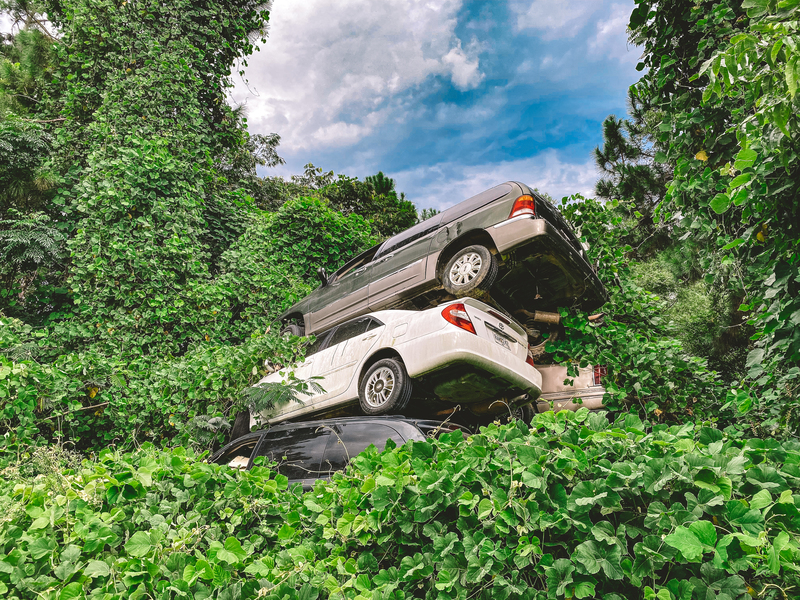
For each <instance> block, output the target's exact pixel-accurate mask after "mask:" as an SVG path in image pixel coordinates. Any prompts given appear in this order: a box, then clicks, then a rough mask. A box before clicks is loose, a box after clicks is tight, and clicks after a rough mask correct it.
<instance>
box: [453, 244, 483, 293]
mask: <svg viewBox="0 0 800 600" xmlns="http://www.w3.org/2000/svg"><path fill="white" fill-rule="evenodd" d="M482 265H483V260H481V256H480V254H478V253H476V252H469V253H468V254H465V255H464V256H461V257H459V259H458V260H457V261H456V262H455V263H453V266H452V267H451V268H450V281H451V282H452V283H453V284H455V285H466V284H467V283H469V282H470V281H472V280H473V279H475V278H476V277H477V276H478V273H480V272H481V266H482Z"/></svg>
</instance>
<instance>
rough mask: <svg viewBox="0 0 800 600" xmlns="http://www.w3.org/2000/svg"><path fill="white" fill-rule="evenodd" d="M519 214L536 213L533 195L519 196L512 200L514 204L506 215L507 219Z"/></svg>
mask: <svg viewBox="0 0 800 600" xmlns="http://www.w3.org/2000/svg"><path fill="white" fill-rule="evenodd" d="M520 215H534V216H535V215H536V202H535V201H534V200H533V196H528V195H527V194H526V195H524V196H520V197H519V198H517V199H516V200H515V201H514V206H513V207H512V208H511V214H510V215H508V218H509V219H513V218H514V217H519V216H520Z"/></svg>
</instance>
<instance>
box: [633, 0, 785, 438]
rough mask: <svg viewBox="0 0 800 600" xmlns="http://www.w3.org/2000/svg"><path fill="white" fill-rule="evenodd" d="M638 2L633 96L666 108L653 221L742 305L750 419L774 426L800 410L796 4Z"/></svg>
mask: <svg viewBox="0 0 800 600" xmlns="http://www.w3.org/2000/svg"><path fill="white" fill-rule="evenodd" d="M636 4H637V7H636V9H635V10H634V12H633V13H632V15H631V20H630V28H631V31H632V39H633V41H634V42H636V43H638V44H640V45H642V46H643V49H644V55H643V59H642V62H641V63H640V67H641V68H646V69H647V71H646V74H645V75H644V76H643V77H642V79H641V80H640V81H639V82H638V83H637V84H636V85H635V86H634V90H635V93H636V94H637V95H638V96H639V97H642V98H648V99H649V101H650V102H652V103H653V104H655V105H658V107H659V109H660V110H661V111H662V112H663V119H662V122H661V123H660V125H659V128H658V142H659V143H660V144H662V145H663V146H664V147H665V148H666V152H665V154H666V159H667V160H668V161H669V162H670V163H673V164H675V170H674V176H673V180H672V182H671V183H670V186H669V189H668V192H667V195H666V197H665V201H664V205H663V209H662V211H661V213H662V214H663V215H664V217H665V218H667V219H673V220H676V221H677V222H678V224H679V226H680V227H681V228H682V229H683V237H684V239H686V238H689V237H691V238H692V239H694V240H705V241H706V244H705V247H706V248H708V249H709V251H708V252H706V253H705V255H704V257H703V258H704V262H705V267H706V269H707V271H708V273H709V275H708V278H709V280H713V281H716V282H717V284H718V285H721V286H722V285H724V286H728V287H730V288H731V289H732V290H733V291H734V292H736V293H739V294H741V296H742V297H743V298H744V301H743V302H742V306H741V310H742V311H744V312H747V313H749V315H750V321H751V323H752V324H753V325H754V326H755V327H756V331H757V333H756V338H757V347H756V348H755V349H754V350H753V351H752V352H751V353H750V355H749V357H748V361H747V363H748V366H749V367H750V375H751V377H752V380H751V381H752V383H753V385H754V386H755V388H756V389H758V390H759V395H760V396H761V398H763V403H762V404H761V407H762V408H763V409H764V412H763V413H762V414H761V415H760V417H759V418H760V419H761V420H765V421H766V422H771V423H773V424H774V423H775V421H773V420H772V419H773V418H774V417H775V416H776V415H778V414H782V415H783V417H784V418H788V417H789V416H791V415H792V414H793V413H796V412H797V408H798V405H800V399H798V389H800V368H799V367H800V261H798V251H799V250H800V228H798V225H797V224H798V223H800V200H798V199H799V198H800V157H798V143H799V140H800V119H798V117H797V114H798V113H800V96H798V94H797V88H798V81H800V67H799V66H798V64H799V62H798V51H797V48H798V46H799V45H800V31H799V30H798V18H800V3H798V2H796V1H793V0H784V1H782V2H775V1H770V0H745V1H744V2H739V1H735V0H722V1H719V2H714V3H705V4H698V3H695V2H693V1H690V0H684V1H671V2H664V1H658V2H656V1H651V0H637V3H636ZM743 406H745V409H749V408H750V405H749V404H747V405H743ZM794 419H795V420H796V417H794Z"/></svg>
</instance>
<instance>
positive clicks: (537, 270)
mask: <svg viewBox="0 0 800 600" xmlns="http://www.w3.org/2000/svg"><path fill="white" fill-rule="evenodd" d="M320 278H321V280H322V285H321V286H320V287H319V288H317V289H316V290H314V291H313V292H311V294H309V295H308V296H307V297H306V298H304V299H303V300H302V301H300V302H298V303H297V304H295V305H294V306H292V307H291V308H290V309H289V310H287V311H286V312H285V313H283V314H282V315H281V316H280V320H281V322H282V323H283V325H284V327H285V328H286V329H288V330H289V331H291V333H294V334H296V335H304V334H305V335H311V334H314V333H318V332H321V331H324V330H326V329H328V328H330V327H332V326H334V325H336V324H338V323H342V322H344V321H347V320H348V319H351V318H353V317H355V316H358V315H361V314H364V313H367V312H369V311H375V310H383V309H387V308H405V309H408V308H425V307H429V306H435V305H437V304H439V303H440V302H442V301H444V300H447V299H451V298H453V297H462V296H466V295H471V296H478V297H480V294H481V293H483V294H485V295H486V296H485V297H490V298H489V299H490V300H491V301H492V302H495V303H497V305H499V306H501V307H503V308H504V309H505V310H507V311H508V312H510V313H511V314H513V315H515V316H516V317H517V318H519V320H520V321H522V322H523V323H524V322H526V321H529V320H530V319H531V318H533V319H534V320H538V321H540V320H541V318H539V319H536V318H535V317H534V315H535V313H536V312H537V311H538V312H540V313H541V312H545V313H546V312H547V311H555V310H556V309H557V308H558V307H560V306H569V305H573V304H576V305H578V306H580V307H581V308H583V309H584V310H592V309H594V308H596V307H598V306H600V305H601V304H603V302H605V299H606V291H605V288H604V287H603V284H602V283H601V282H600V280H599V279H598V278H597V275H596V273H595V272H594V270H593V269H592V267H591V266H590V265H589V263H588V262H587V257H586V253H585V251H584V249H583V247H582V246H581V243H580V241H579V240H578V238H577V237H576V236H575V233H574V232H573V231H572V230H571V229H570V227H569V225H567V222H566V221H565V220H564V218H563V217H562V216H561V214H560V213H559V212H558V210H557V209H556V208H555V207H554V206H553V205H551V204H550V203H549V202H547V201H546V200H544V199H543V198H542V197H541V196H539V195H537V194H536V193H535V192H534V191H533V190H531V189H530V188H529V187H528V186H526V185H524V184H522V183H517V182H513V181H509V182H506V183H503V184H501V185H498V186H496V187H493V188H492V189H490V190H487V191H485V192H482V193H480V194H478V195H477V196H473V197H472V198H469V199H467V200H464V201H463V202H461V203H459V204H456V205H455V206H452V207H450V208H448V209H447V210H445V211H443V212H441V213H439V214H437V215H434V216H433V217H431V218H430V219H427V220H426V221H423V222H422V223H419V224H417V225H415V226H414V227H411V228H410V229H407V230H406V231H404V232H402V233H399V234H397V235H396V236H394V237H391V238H389V239H388V240H386V241H385V242H383V243H382V244H379V245H377V246H374V247H373V248H370V249H369V250H367V251H366V252H363V253H362V254H360V255H358V256H356V257H355V258H353V259H351V260H350V261H348V262H347V264H345V265H344V266H343V267H341V268H340V269H339V270H338V271H336V272H335V273H333V274H332V275H330V276H327V275H326V274H325V273H324V271H322V270H320ZM531 341H532V342H534V343H535V342H536V340H533V339H532V340H531Z"/></svg>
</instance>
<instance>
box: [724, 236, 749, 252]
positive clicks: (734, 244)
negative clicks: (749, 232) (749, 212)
mask: <svg viewBox="0 0 800 600" xmlns="http://www.w3.org/2000/svg"><path fill="white" fill-rule="evenodd" d="M742 244H744V240H743V239H742V238H736V239H735V240H733V241H732V242H730V243H728V244H725V245H724V246H723V247H722V249H723V250H730V249H731V248H736V247H737V246H740V245H742Z"/></svg>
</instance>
